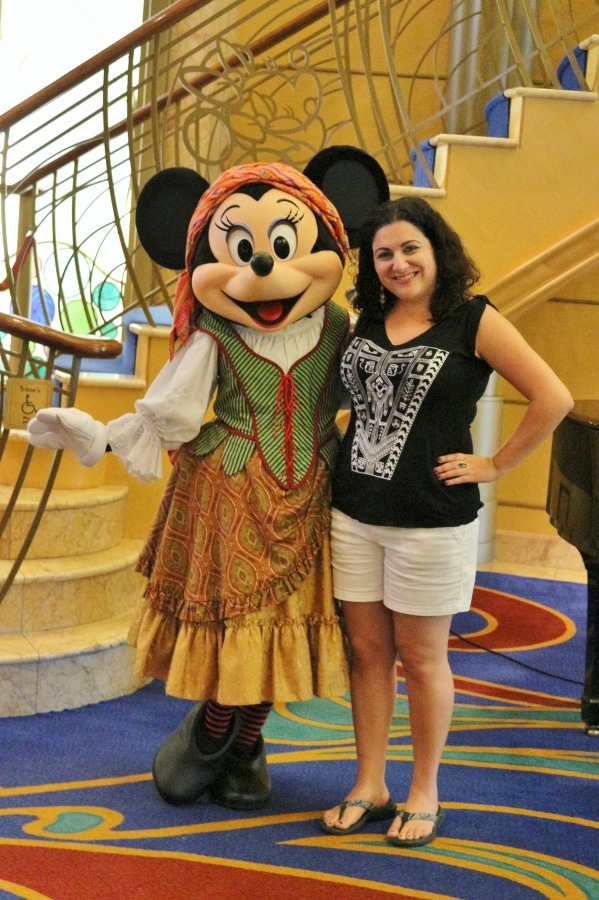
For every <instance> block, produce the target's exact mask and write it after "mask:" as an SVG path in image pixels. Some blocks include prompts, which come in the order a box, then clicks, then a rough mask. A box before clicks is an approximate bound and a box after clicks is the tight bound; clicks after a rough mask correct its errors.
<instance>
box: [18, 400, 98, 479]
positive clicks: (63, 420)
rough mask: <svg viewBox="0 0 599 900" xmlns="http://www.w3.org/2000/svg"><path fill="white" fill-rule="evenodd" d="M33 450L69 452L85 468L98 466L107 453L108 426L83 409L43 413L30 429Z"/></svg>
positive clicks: (41, 410)
mask: <svg viewBox="0 0 599 900" xmlns="http://www.w3.org/2000/svg"><path fill="white" fill-rule="evenodd" d="M27 438H28V440H29V443H30V444H31V445H32V446H33V447H46V448H48V449H50V450H69V451H70V452H71V453H73V454H74V455H75V456H76V457H77V458H78V459H79V461H80V462H81V463H82V464H83V465H84V466H95V465H96V463H97V462H99V461H100V460H101V459H102V457H103V455H104V453H105V452H106V445H107V434H106V426H105V425H103V424H102V422H97V421H96V420H95V419H93V418H92V417H91V416H90V415H88V413H86V412H82V411H81V410H80V409H74V408H73V407H70V408H69V409H62V408H61V409H55V408H53V407H50V408H48V409H40V411H39V412H38V413H37V415H36V416H34V418H33V419H31V421H30V422H29V423H28V425H27Z"/></svg>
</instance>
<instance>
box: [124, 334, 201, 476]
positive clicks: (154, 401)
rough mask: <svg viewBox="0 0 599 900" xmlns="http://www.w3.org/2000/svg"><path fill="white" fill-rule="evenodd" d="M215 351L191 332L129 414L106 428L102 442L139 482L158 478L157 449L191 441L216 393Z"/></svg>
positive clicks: (160, 453) (158, 452) (175, 447)
mask: <svg viewBox="0 0 599 900" xmlns="http://www.w3.org/2000/svg"><path fill="white" fill-rule="evenodd" d="M217 356H218V353H217V347H216V344H215V342H214V341H213V340H212V338H211V337H210V336H209V335H207V334H205V333H204V332H200V331H195V332H194V333H193V334H192V335H191V337H190V339H189V341H188V342H187V344H185V346H184V347H182V348H181V349H179V350H178V351H177V352H176V353H175V355H174V356H173V359H172V360H170V361H169V362H167V363H166V365H165V366H164V368H163V369H161V371H160V372H159V373H158V375H157V376H156V378H155V379H154V381H153V382H152V384H151V385H150V387H149V388H148V391H147V393H146V395H145V397H143V399H142V400H137V401H136V403H135V412H134V413H126V414H125V415H124V416H120V417H119V418H118V419H113V420H112V422H109V423H108V425H107V431H108V443H109V444H110V447H111V449H112V452H113V453H116V455H117V456H118V457H119V458H120V459H121V461H122V462H123V464H124V466H125V468H126V469H127V471H128V472H129V474H130V475H133V476H134V477H135V478H138V479H139V480H140V481H152V480H154V479H157V478H160V477H161V476H162V452H161V451H162V450H176V449H178V448H179V447H180V446H181V444H184V443H186V442H187V441H190V440H191V439H192V438H194V437H195V436H196V435H197V434H198V432H199V430H200V427H201V425H202V421H203V419H204V416H205V414H206V410H207V409H208V406H209V404H210V400H211V399H212V395H213V393H214V390H215V388H216V377H217Z"/></svg>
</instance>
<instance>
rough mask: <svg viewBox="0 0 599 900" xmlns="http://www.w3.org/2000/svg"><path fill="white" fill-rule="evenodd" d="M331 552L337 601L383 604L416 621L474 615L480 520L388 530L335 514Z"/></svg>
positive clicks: (333, 515) (334, 511)
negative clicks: (415, 618)
mask: <svg viewBox="0 0 599 900" xmlns="http://www.w3.org/2000/svg"><path fill="white" fill-rule="evenodd" d="M331 551H332V556H333V584H334V590H335V597H336V598H337V600H347V601H350V602H357V603H369V602H375V601H378V600H382V601H383V603H384V604H385V606H387V607H388V608H389V609H391V610H393V611H395V612H402V613H408V614H410V615H416V616H444V615H452V614H453V613H457V612H466V610H468V609H470V604H471V602H472V591H473V589H474V580H475V578H476V562H477V555H478V519H475V520H474V521H473V522H469V523H468V525H457V526H455V527H451V528H388V527H385V526H382V525H364V524H362V523H361V522H357V521H356V520H355V519H352V518H350V517H349V516H346V515H345V514H344V513H342V512H340V511H339V510H338V509H333V511H332V522H331Z"/></svg>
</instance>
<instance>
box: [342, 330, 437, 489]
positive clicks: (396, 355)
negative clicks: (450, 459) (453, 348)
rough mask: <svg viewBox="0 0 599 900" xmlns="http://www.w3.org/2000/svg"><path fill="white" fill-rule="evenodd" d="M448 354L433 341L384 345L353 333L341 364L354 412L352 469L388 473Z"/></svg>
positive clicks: (388, 475) (383, 475)
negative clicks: (394, 347)
mask: <svg viewBox="0 0 599 900" xmlns="http://www.w3.org/2000/svg"><path fill="white" fill-rule="evenodd" d="M448 356H449V353H448V352H447V351H446V350H439V349H438V348H437V347H409V348H408V349H405V350H383V349H382V348H381V347H379V346H378V345H377V344H375V343H373V342H372V341H369V340H364V339H362V338H354V340H353V341H352V342H351V344H350V346H349V347H348V348H347V350H346V352H345V355H344V357H343V361H342V364H341V377H342V379H343V382H344V384H345V386H346V388H347V389H348V390H349V391H350V393H351V395H352V402H353V405H354V409H355V412H356V433H355V437H354V440H353V444H352V452H351V467H352V471H353V472H357V473H360V474H364V475H374V476H375V477H376V478H384V479H386V480H390V479H391V478H392V477H393V473H394V471H395V468H396V466H397V463H398V460H399V458H400V456H401V454H402V451H403V448H404V445H405V442H406V440H407V438H408V435H409V433H410V430H411V428H412V424H413V422H414V419H415V418H416V415H417V413H418V410H419V409H420V407H421V405H422V402H423V400H424V398H425V397H426V395H427V393H428V391H429V390H430V387H431V385H432V384H433V382H434V380H435V378H436V377H437V375H438V373H439V371H440V369H441V367H442V365H443V363H444V362H445V360H446V359H447V357H448ZM359 373H360V374H361V377H360V374H359Z"/></svg>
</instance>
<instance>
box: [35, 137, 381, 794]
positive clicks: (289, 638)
mask: <svg viewBox="0 0 599 900" xmlns="http://www.w3.org/2000/svg"><path fill="white" fill-rule="evenodd" d="M387 197H388V186H387V182H386V179H385V176H384V173H383V172H382V170H381V169H380V167H379V166H378V164H377V163H376V162H375V161H374V160H373V159H372V158H371V157H370V156H368V155H367V154H365V153H363V152H362V151H360V150H357V149H356V148H352V147H333V148H330V149H328V150H325V151H322V152H321V153H319V154H318V155H317V156H316V157H315V158H314V159H313V160H312V161H311V163H310V164H309V165H308V167H307V169H306V170H305V171H304V173H303V174H302V173H300V172H299V171H296V170H295V169H294V168H292V167H290V166H288V165H286V164H283V163H272V164H267V163H250V164H247V165H242V166H238V167H236V168H233V169H229V170H228V171H226V172H224V173H223V174H222V175H221V176H219V178H217V180H216V181H215V182H214V183H213V184H212V185H208V183H207V182H206V181H204V179H202V178H201V177H200V176H199V175H198V174H197V173H195V172H193V171H192V170H190V169H181V168H175V169H166V170H164V171H162V172H160V173H158V174H157V175H155V176H154V177H153V178H152V179H151V180H150V181H149V182H148V184H147V185H146V186H145V188H144V189H143V191H142V193H141V195H140V197H139V203H138V208H137V219H136V224H137V230H138V234H139V237H140V241H141V243H142V246H143V247H144V248H145V250H146V251H147V253H148V254H149V256H150V257H151V258H152V259H153V260H154V261H155V262H157V263H158V264H160V265H162V266H165V267H168V268H172V269H184V271H183V274H182V275H181V276H180V278H179V282H178V286H177V293H176V297H175V303H174V317H173V327H172V332H171V339H170V356H171V358H170V360H169V362H168V363H167V364H166V365H165V367H164V368H163V369H162V371H161V372H160V373H159V374H158V376H157V377H156V379H155V380H154V382H153V383H152V384H151V386H150V388H149V389H148V391H147V394H146V395H145V397H144V398H143V399H142V400H139V401H137V403H136V404H135V412H134V413H128V414H127V415H125V416H121V417H120V418H118V419H115V420H113V421H112V422H109V423H108V424H107V425H104V424H102V423H100V422H97V421H96V420H94V419H93V418H92V417H91V416H88V415H87V413H83V412H81V411H80V410H77V409H73V408H71V409H47V410H42V411H40V412H39V413H38V414H37V416H36V417H35V418H34V419H33V420H32V421H31V422H30V423H29V426H28V431H29V440H30V443H31V444H33V445H34V446H37V447H53V448H66V449H69V450H71V451H72V452H74V453H75V454H76V455H77V456H78V457H79V459H80V460H81V462H83V463H84V464H85V465H94V464H95V463H97V462H98V461H99V459H100V458H101V456H102V454H103V453H104V452H105V451H106V449H107V448H109V449H110V450H112V452H113V453H116V454H117V455H118V456H119V457H120V459H121V460H122V461H123V463H124V464H125V466H126V468H127V470H128V471H129V472H130V474H132V475H134V476H136V477H138V478H140V479H151V478H155V477H159V476H160V474H161V449H163V448H164V449H166V450H168V451H170V454H171V460H172V461H173V471H172V473H171V476H170V479H169V482H168V485H167V488H166V491H165V495H164V497H163V500H162V502H161V504H160V508H159V510H158V513H157V516H156V519H155V521H154V524H153V526H152V529H151V532H150V535H149V537H148V540H147V542H146V545H145V547H144V549H143V551H142V553H141V556H140V559H139V562H138V571H140V572H141V573H142V574H143V575H145V576H146V577H147V579H148V582H147V588H146V591H145V595H144V600H143V603H142V605H141V606H140V609H139V613H138V616H137V619H136V622H135V623H134V626H133V628H132V632H131V643H133V644H134V646H135V647H136V651H137V653H136V674H137V675H139V676H140V677H156V678H160V679H163V680H164V681H165V683H166V691H167V693H169V694H171V695H174V696H176V697H181V698H185V699H189V700H194V701H196V703H195V705H194V706H193V707H192V708H191V709H190V711H189V713H188V715H187V716H186V717H185V719H184V720H183V722H182V723H181V724H180V725H179V727H178V728H177V729H176V730H175V731H174V732H173V734H171V735H170V736H169V737H168V738H167V739H166V741H165V742H164V744H163V745H162V746H161V747H160V748H159V750H158V752H157V753H156V755H155V758H154V763H153V777H154V783H155V785H156V788H157V790H158V792H159V794H160V795H161V797H162V798H163V799H164V800H166V801H168V802H169V803H175V804H184V803H192V802H194V801H195V800H197V799H198V798H199V797H200V796H201V795H202V794H203V793H204V792H206V791H207V792H208V795H209V797H210V799H211V800H212V801H213V802H215V803H217V804H220V805H222V806H225V807H229V808H232V809H258V808H261V807H263V806H264V805H266V804H267V803H268V801H269V798H270V793H271V781H270V775H269V772H268V769H267V764H266V755H265V750H264V740H263V738H262V734H261V731H262V727H263V725H264V722H265V720H266V717H267V716H268V713H269V711H270V709H271V707H272V705H273V703H275V702H280V703H284V702H291V701H299V700H306V699H308V698H310V697H312V696H314V695H316V696H318V697H335V696H339V695H341V694H343V693H344V692H345V691H346V690H347V689H348V672H347V661H346V654H345V644H344V639H343V634H342V629H341V625H340V622H339V618H338V615H337V612H336V609H335V604H334V599H333V592H332V581H331V571H330V557H329V537H328V532H329V520H330V513H329V503H330V477H331V469H332V466H333V464H334V460H335V453H336V449H337V445H338V435H337V429H336V425H335V416H336V414H337V411H338V408H339V404H340V379H339V376H338V368H339V357H340V352H341V351H342V349H343V348H344V346H345V343H346V340H347V335H348V315H347V312H346V311H345V310H344V309H342V308H341V307H340V306H338V305H336V304H335V303H334V302H333V301H331V299H330V298H331V296H332V295H333V293H334V291H335V290H336V288H337V287H338V285H339V283H340V281H341V277H342V273H343V266H344V262H345V259H346V255H347V250H348V246H349V245H350V244H351V245H354V246H355V243H356V240H355V239H356V236H357V232H358V230H359V227H360V225H361V222H362V220H363V219H364V218H365V217H366V216H367V215H368V214H369V213H370V212H371V210H372V209H373V208H374V207H375V206H376V205H378V204H379V203H380V202H382V201H383V200H385V199H387ZM333 204H335V205H333ZM348 235H349V238H350V240H349V241H348ZM215 392H216V395H215V399H214V407H213V409H214V416H213V417H212V418H211V419H210V420H209V421H206V422H205V421H204V420H205V416H206V412H207V410H208V407H209V404H210V402H211V400H212V399H213V395H214V394H215Z"/></svg>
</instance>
